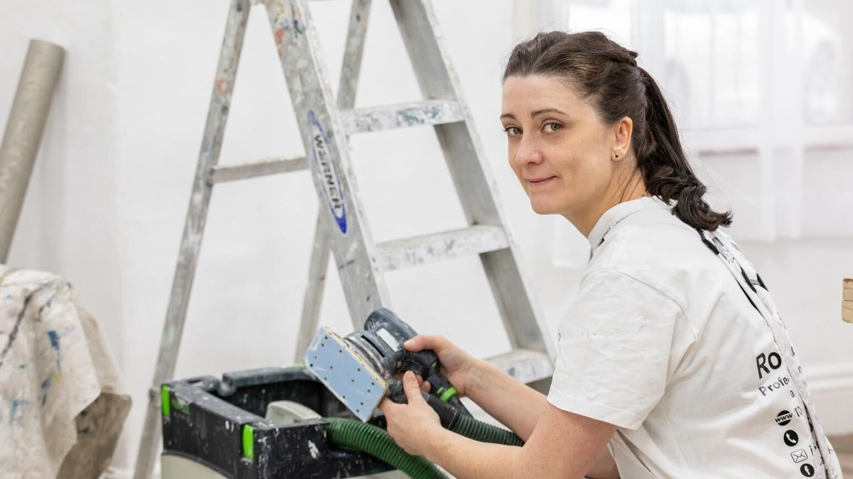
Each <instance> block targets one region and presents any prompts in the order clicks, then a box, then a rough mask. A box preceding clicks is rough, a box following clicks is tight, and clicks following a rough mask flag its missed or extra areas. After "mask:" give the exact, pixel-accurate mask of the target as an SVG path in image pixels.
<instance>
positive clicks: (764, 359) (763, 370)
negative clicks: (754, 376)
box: [755, 352, 782, 379]
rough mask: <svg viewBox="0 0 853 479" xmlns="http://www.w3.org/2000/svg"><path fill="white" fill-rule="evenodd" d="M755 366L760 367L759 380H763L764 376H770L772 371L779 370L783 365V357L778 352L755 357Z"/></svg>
mask: <svg viewBox="0 0 853 479" xmlns="http://www.w3.org/2000/svg"><path fill="white" fill-rule="evenodd" d="M755 364H756V365H757V366H758V379H761V378H763V377H764V374H770V370H771V369H773V370H776V369H779V366H781V365H782V356H779V353H776V352H772V353H770V354H766V355H765V354H764V353H761V354H759V355H758V356H756V357H755Z"/></svg>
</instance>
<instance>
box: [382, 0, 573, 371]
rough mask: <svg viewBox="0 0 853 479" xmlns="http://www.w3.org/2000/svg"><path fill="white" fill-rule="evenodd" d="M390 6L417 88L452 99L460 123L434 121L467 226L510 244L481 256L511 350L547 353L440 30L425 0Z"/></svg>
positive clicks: (539, 317)
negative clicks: (495, 230) (501, 234)
mask: <svg viewBox="0 0 853 479" xmlns="http://www.w3.org/2000/svg"><path fill="white" fill-rule="evenodd" d="M391 6H392V9H393V11H394V16H395V17H396V18H397V23H398V25H399V27H400V33H401V35H402V37H403V41H404V44H405V45H406V50H407V51H408V54H409V58H410V60H411V63H412V65H413V66H414V69H415V73H416V76H417V78H418V82H419V85H420V87H421V91H422V92H423V94H424V96H425V97H426V98H427V99H437V98H443V99H455V100H457V101H458V102H459V104H460V108H461V109H462V111H463V114H464V117H465V121H464V122H461V123H450V124H443V125H436V126H435V131H436V134H437V136H438V139H439V142H440V144H441V146H442V151H443V152H444V156H445V159H446V161H447V165H448V168H449V170H450V173H451V177H452V178H453V182H454V186H455V187H456V191H457V194H458V195H459V198H460V201H461V202H462V207H463V210H464V212H465V216H466V218H467V220H468V222H469V224H471V225H479V224H485V225H495V226H502V227H504V229H505V231H506V235H507V238H508V241H509V244H510V247H509V248H508V249H505V250H500V251H494V252H489V253H483V254H481V255H480V259H481V260H482V263H483V267H484V269H485V272H486V275H487V277H488V279H489V284H490V286H491V288H492V293H493V294H494V296H495V299H496V303H497V306H498V310H499V311H500V314H501V319H502V321H503V323H504V326H505V328H506V331H507V336H508V338H509V340H510V343H511V344H512V347H513V348H514V349H516V348H524V349H530V350H536V351H542V352H547V353H548V355H549V356H550V357H551V358H552V359H553V358H555V357H556V353H557V347H556V342H555V341H554V339H553V337H552V335H551V334H549V331H550V326H549V325H548V324H547V322H546V320H545V317H544V315H543V314H542V312H541V311H540V309H539V306H538V304H537V303H536V302H535V301H534V300H533V297H534V295H533V291H532V288H530V286H529V281H528V279H527V274H526V271H524V269H523V266H522V265H521V256H520V252H519V249H518V247H517V245H516V244H515V240H514V238H513V236H512V234H511V231H510V229H509V227H508V221H507V220H506V217H505V215H504V213H503V211H502V209H501V205H500V200H499V195H498V191H497V186H496V184H495V181H494V178H493V176H492V174H491V171H490V169H489V167H488V161H487V159H486V158H485V156H484V154H483V147H482V144H481V142H480V138H479V135H478V134H477V132H476V130H475V129H474V127H473V125H474V123H473V118H472V116H471V112H470V110H469V109H468V106H467V104H466V102H465V101H464V95H463V94H462V91H461V87H460V84H459V80H458V78H457V77H456V74H455V69H454V68H453V67H452V66H451V65H452V63H451V61H450V58H449V56H448V54H447V52H446V49H445V47H444V45H443V43H442V33H441V28H440V26H439V24H438V21H437V19H436V16H435V12H434V10H433V7H432V3H431V1H430V0H391Z"/></svg>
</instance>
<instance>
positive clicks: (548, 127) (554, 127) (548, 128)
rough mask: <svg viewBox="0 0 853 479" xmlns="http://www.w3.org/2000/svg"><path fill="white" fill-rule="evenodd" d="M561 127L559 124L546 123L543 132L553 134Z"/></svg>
mask: <svg viewBox="0 0 853 479" xmlns="http://www.w3.org/2000/svg"><path fill="white" fill-rule="evenodd" d="M562 127H563V126H562V125H560V124H559V123H548V124H546V125H545V131H547V132H551V133H553V132H555V131H557V130H559V129H560V128H562Z"/></svg>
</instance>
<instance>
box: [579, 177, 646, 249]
mask: <svg viewBox="0 0 853 479" xmlns="http://www.w3.org/2000/svg"><path fill="white" fill-rule="evenodd" d="M648 196H651V195H650V194H649V192H648V190H647V189H646V182H645V180H644V179H643V175H642V173H641V172H640V170H639V169H635V170H634V172H633V174H632V175H631V177H630V178H628V179H627V181H622V182H620V184H619V185H618V186H614V187H613V188H609V189H608V191H607V192H606V193H605V194H604V195H603V196H602V198H601V199H600V200H599V201H594V202H591V203H592V204H589V205H585V206H587V207H586V208H583V209H582V210H580V211H577V212H576V214H573V215H569V214H563V217H565V218H566V219H567V220H569V221H570V222H571V223H572V224H573V225H574V226H575V228H577V229H578V231H580V232H581V234H583V235H584V236H586V237H587V238H589V235H590V233H592V229H593V228H595V225H596V223H598V220H599V219H601V216H602V215H603V214H604V213H605V212H606V211H607V210H609V209H610V208H613V207H614V206H616V205H618V204H621V203H627V202H628V201H633V200H636V199H639V198H643V197H648Z"/></svg>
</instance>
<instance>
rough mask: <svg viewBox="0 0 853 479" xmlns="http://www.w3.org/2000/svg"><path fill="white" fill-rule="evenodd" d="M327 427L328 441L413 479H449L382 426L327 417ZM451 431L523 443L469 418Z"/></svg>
mask: <svg viewBox="0 0 853 479" xmlns="http://www.w3.org/2000/svg"><path fill="white" fill-rule="evenodd" d="M323 420H324V421H327V422H328V423H329V426H328V427H327V428H326V433H327V434H328V438H329V442H331V443H333V444H337V445H340V446H346V447H351V448H354V449H358V450H360V451H364V452H366V453H368V454H370V455H371V456H374V457H376V458H378V459H381V460H383V461H385V462H387V463H388V464H390V465H391V466H393V467H395V468H397V469H399V470H401V471H403V472H404V473H406V474H407V475H408V476H409V477H411V478H413V479H432V478H436V479H447V477H448V476H447V475H446V474H445V473H444V472H442V471H441V470H440V469H439V468H438V467H436V466H435V464H433V463H431V462H429V461H427V460H426V459H425V458H423V457H421V456H412V455H410V454H408V453H406V451H404V450H403V448H401V447H400V446H398V445H397V443H396V442H395V441H394V438H393V437H391V435H390V434H388V432H387V431H385V430H384V429H382V428H381V427H378V426H374V425H373V424H367V423H363V422H361V421H356V420H355V419H344V418H335V417H327V418H323ZM452 431H453V432H455V433H456V434H459V435H462V436H465V437H467V438H469V439H473V440H475V441H480V442H490V443H495V444H504V445H507V446H523V445H524V441H522V440H521V438H519V437H518V436H516V435H515V434H513V433H512V432H511V431H507V430H506V429H502V428H500V427H496V426H492V425H491V424H486V423H484V422H482V421H478V420H476V419H474V418H472V417H469V416H459V417H458V418H457V421H456V424H454V426H453V428H452Z"/></svg>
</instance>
